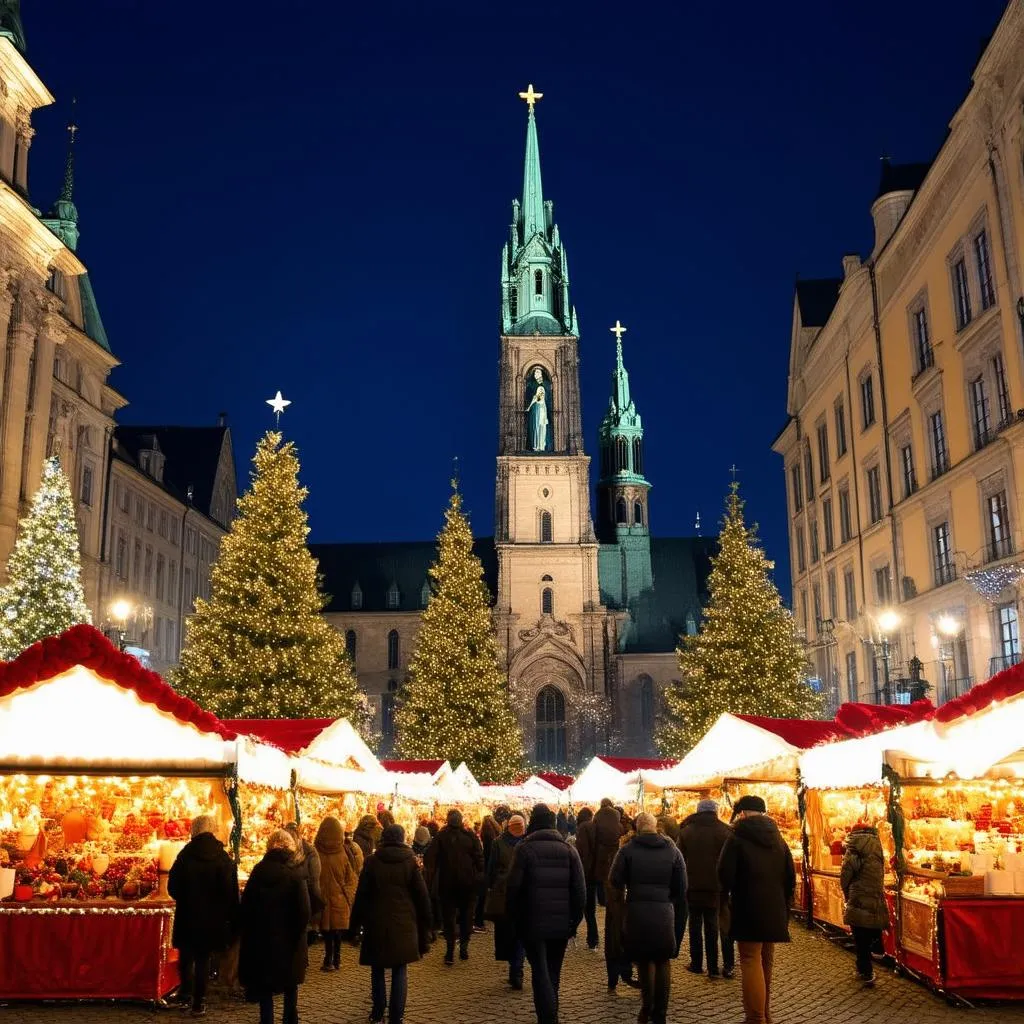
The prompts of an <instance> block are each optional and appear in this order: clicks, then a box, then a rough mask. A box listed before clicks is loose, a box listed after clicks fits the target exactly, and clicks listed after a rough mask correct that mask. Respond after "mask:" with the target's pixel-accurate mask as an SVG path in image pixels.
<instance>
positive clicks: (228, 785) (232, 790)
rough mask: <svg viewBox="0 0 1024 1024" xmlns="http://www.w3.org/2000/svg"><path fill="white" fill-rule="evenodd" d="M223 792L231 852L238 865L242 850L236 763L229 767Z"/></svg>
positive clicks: (240, 811) (240, 809)
mask: <svg viewBox="0 0 1024 1024" xmlns="http://www.w3.org/2000/svg"><path fill="white" fill-rule="evenodd" d="M224 792H225V793H226V794H227V798H228V804H229V805H230V807H231V818H232V825H231V852H232V853H233V854H234V857H235V863H238V859H239V857H240V855H241V850H242V808H241V806H240V805H239V802H238V762H237V761H236V762H235V763H234V764H233V765H232V766H231V774H230V775H228V776H227V778H225V779H224Z"/></svg>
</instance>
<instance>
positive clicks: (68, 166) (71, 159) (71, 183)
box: [60, 99, 78, 203]
mask: <svg viewBox="0 0 1024 1024" xmlns="http://www.w3.org/2000/svg"><path fill="white" fill-rule="evenodd" d="M77 103H78V100H76V99H72V100H71V120H70V121H69V122H68V155H67V158H66V159H65V161H64V187H63V188H62V189H61V190H60V199H61V200H63V201H64V202H67V203H70V202H73V201H74V194H75V136H76V135H77V134H78V125H77V124H76V123H75V106H76V105H77Z"/></svg>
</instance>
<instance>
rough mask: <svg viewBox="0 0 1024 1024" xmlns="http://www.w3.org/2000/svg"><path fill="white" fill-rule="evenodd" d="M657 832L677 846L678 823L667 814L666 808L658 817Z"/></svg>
mask: <svg viewBox="0 0 1024 1024" xmlns="http://www.w3.org/2000/svg"><path fill="white" fill-rule="evenodd" d="M658 832H659V833H660V834H661V835H663V836H668V838H669V839H670V840H671V841H672V842H673V843H675V844H676V846H678V845H679V822H677V821H676V819H675V818H674V817H673V816H672V815H671V814H670V813H669V811H668V809H667V808H666V809H665V810H663V811H662V812H661V814H659V815H658Z"/></svg>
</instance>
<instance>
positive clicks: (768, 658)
mask: <svg viewBox="0 0 1024 1024" xmlns="http://www.w3.org/2000/svg"><path fill="white" fill-rule="evenodd" d="M743 505H744V502H743V501H742V500H741V499H740V496H739V485H738V484H737V483H733V485H732V488H731V489H730V491H729V495H728V498H727V499H726V505H725V508H726V511H725V518H724V519H723V521H722V532H721V534H720V535H719V538H718V540H719V551H718V554H717V556H715V558H714V559H713V560H712V568H711V574H710V576H709V577H708V590H709V592H710V595H709V601H708V605H707V607H706V608H705V609H704V616H703V620H702V622H701V626H700V630H699V631H698V633H697V635H696V636H693V637H683V638H682V642H681V645H680V647H679V650H678V651H677V652H676V654H677V656H678V658H679V671H680V674H681V677H682V678H681V681H680V682H677V683H675V684H673V685H672V686H671V687H669V689H668V690H666V692H665V706H664V713H663V715H662V721H661V724H660V727H659V730H658V737H657V739H658V746H659V747H660V748H661V750H662V751H663V753H665V754H666V755H668V756H673V757H681V756H682V755H683V754H685V753H686V751H688V750H689V749H690V748H691V747H693V745H694V744H695V743H696V742H697V741H698V740H699V739H700V738H701V737H702V736H703V735H704V733H706V732H707V731H708V729H710V728H711V726H712V725H714V723H715V721H716V720H717V719H718V716H719V715H721V714H722V713H723V712H725V711H730V712H732V713H734V714H747V715H766V716H769V717H773V718H816V717H818V716H819V715H820V714H821V710H822V704H821V699H820V697H819V696H818V694H816V693H815V692H814V691H813V690H812V689H811V688H810V686H808V684H807V682H806V675H807V658H806V655H805V654H804V649H803V645H802V644H801V642H800V639H799V637H798V636H797V633H796V623H795V621H794V619H793V616H792V615H791V614H790V612H789V611H788V610H787V609H786V608H784V607H783V606H782V601H781V599H780V598H779V592H778V590H777V589H776V587H775V584H774V583H773V582H772V580H771V578H770V576H769V571H770V570H771V569H772V568H773V567H774V563H772V562H770V561H769V560H768V559H767V558H766V557H765V554H764V552H763V551H762V550H761V548H760V547H758V546H757V543H756V541H757V527H756V526H752V527H748V526H747V525H746V523H745V522H744V519H743Z"/></svg>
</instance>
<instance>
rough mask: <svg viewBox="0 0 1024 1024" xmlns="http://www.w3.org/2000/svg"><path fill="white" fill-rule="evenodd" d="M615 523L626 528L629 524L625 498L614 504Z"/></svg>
mask: <svg viewBox="0 0 1024 1024" xmlns="http://www.w3.org/2000/svg"><path fill="white" fill-rule="evenodd" d="M615 523H616V525H618V526H627V525H628V524H629V508H628V507H627V505H626V499H625V498H619V500H618V501H617V502H615Z"/></svg>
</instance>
